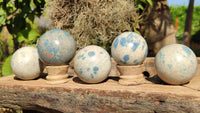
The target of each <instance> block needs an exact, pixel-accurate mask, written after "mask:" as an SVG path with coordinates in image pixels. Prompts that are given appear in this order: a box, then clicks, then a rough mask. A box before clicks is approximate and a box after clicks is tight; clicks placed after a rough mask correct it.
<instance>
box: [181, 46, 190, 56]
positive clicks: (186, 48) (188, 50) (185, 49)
mask: <svg viewBox="0 0 200 113" xmlns="http://www.w3.org/2000/svg"><path fill="white" fill-rule="evenodd" d="M182 49H183V50H184V51H185V52H186V53H187V55H188V56H189V55H191V51H190V49H189V48H188V47H186V46H182Z"/></svg>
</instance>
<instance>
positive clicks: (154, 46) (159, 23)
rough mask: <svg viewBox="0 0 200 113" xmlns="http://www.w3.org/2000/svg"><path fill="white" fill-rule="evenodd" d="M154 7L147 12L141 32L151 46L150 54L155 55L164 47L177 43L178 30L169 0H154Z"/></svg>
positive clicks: (141, 25)
mask: <svg viewBox="0 0 200 113" xmlns="http://www.w3.org/2000/svg"><path fill="white" fill-rule="evenodd" d="M153 3H154V4H153V8H151V9H150V10H149V13H148V12H146V15H145V16H143V21H142V23H140V27H141V28H140V32H141V34H142V35H143V36H144V37H145V39H146V41H147V43H148V46H149V52H150V53H149V56H155V55H156V53H157V52H158V51H159V50H160V49H161V48H162V47H163V46H166V45H169V44H173V43H176V37H175V34H176V30H175V28H174V26H173V20H172V17H171V15H170V12H169V7H168V3H167V0H153Z"/></svg>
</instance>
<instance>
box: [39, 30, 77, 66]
mask: <svg viewBox="0 0 200 113" xmlns="http://www.w3.org/2000/svg"><path fill="white" fill-rule="evenodd" d="M37 47H38V52H39V56H40V59H41V60H42V62H43V63H44V64H46V65H65V64H67V63H68V62H69V61H70V60H71V59H72V57H73V56H74V54H75V52H76V42H75V40H74V39H73V38H72V36H71V35H70V34H69V33H67V32H65V31H64V30H60V29H53V30H50V31H47V32H46V33H45V34H43V35H42V36H41V38H40V39H39V41H38V44H37Z"/></svg>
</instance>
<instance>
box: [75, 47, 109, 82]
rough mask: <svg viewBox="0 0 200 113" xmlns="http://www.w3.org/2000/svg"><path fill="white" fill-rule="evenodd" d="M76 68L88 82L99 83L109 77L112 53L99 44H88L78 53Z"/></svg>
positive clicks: (80, 76) (79, 74)
mask: <svg viewBox="0 0 200 113" xmlns="http://www.w3.org/2000/svg"><path fill="white" fill-rule="evenodd" d="M74 70H75V72H76V73H77V76H78V77H79V78H80V79H81V80H82V81H84V82H86V83H99V82H102V81H103V80H105V79H106V78H107V77H108V74H109V72H110V70H111V59H110V55H109V54H108V53H107V51H106V50H104V49H103V48H101V47H99V46H95V45H91V46H87V47H85V48H83V49H81V50H80V51H78V53H77V54H76V56H75V58H74Z"/></svg>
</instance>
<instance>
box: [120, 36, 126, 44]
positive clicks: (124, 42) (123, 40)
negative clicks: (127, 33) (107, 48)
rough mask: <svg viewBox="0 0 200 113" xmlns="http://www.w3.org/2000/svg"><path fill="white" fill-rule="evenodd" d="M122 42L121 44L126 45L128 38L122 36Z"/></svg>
mask: <svg viewBox="0 0 200 113" xmlns="http://www.w3.org/2000/svg"><path fill="white" fill-rule="evenodd" d="M120 44H121V46H126V38H124V37H123V38H121V40H120Z"/></svg>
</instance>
